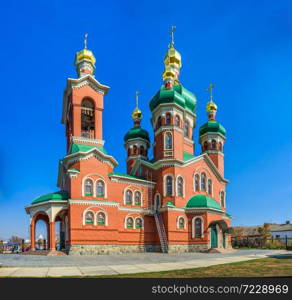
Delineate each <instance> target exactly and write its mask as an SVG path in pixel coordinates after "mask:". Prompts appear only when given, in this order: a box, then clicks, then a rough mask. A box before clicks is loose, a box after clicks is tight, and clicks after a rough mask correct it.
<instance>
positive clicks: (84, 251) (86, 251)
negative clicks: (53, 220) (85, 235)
mask: <svg viewBox="0 0 292 300" xmlns="http://www.w3.org/2000/svg"><path fill="white" fill-rule="evenodd" d="M67 252H68V254H69V255H99V254H123V253H141V252H161V247H160V245H71V246H68V248H67Z"/></svg>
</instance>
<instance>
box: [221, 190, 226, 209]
mask: <svg viewBox="0 0 292 300" xmlns="http://www.w3.org/2000/svg"><path fill="white" fill-rule="evenodd" d="M220 202H221V206H222V207H225V193H224V191H221V192H220Z"/></svg>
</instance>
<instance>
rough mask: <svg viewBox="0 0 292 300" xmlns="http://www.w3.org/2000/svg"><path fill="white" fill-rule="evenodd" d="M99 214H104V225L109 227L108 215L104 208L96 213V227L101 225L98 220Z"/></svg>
mask: <svg viewBox="0 0 292 300" xmlns="http://www.w3.org/2000/svg"><path fill="white" fill-rule="evenodd" d="M99 213H103V214H104V225H105V226H108V213H107V212H106V211H105V210H104V209H103V208H100V210H99V211H97V212H96V213H95V221H96V225H99V224H98V220H97V216H98V214H99Z"/></svg>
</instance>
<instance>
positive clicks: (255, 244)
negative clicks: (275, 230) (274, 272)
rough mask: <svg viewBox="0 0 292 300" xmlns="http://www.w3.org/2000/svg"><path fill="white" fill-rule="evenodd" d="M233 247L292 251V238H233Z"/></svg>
mask: <svg viewBox="0 0 292 300" xmlns="http://www.w3.org/2000/svg"><path fill="white" fill-rule="evenodd" d="M231 243H232V247H234V248H241V247H248V248H262V249H286V250H292V238H290V237H287V236H285V237H281V238H280V237H277V238H276V237H266V238H265V237H262V236H243V237H231Z"/></svg>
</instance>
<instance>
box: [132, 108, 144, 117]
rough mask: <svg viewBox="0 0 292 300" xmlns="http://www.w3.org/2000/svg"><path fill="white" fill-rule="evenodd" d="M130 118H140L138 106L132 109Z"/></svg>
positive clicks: (140, 113)
mask: <svg viewBox="0 0 292 300" xmlns="http://www.w3.org/2000/svg"><path fill="white" fill-rule="evenodd" d="M132 118H133V119H142V112H141V110H140V109H139V108H138V107H136V108H135V109H134V111H133V113H132Z"/></svg>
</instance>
